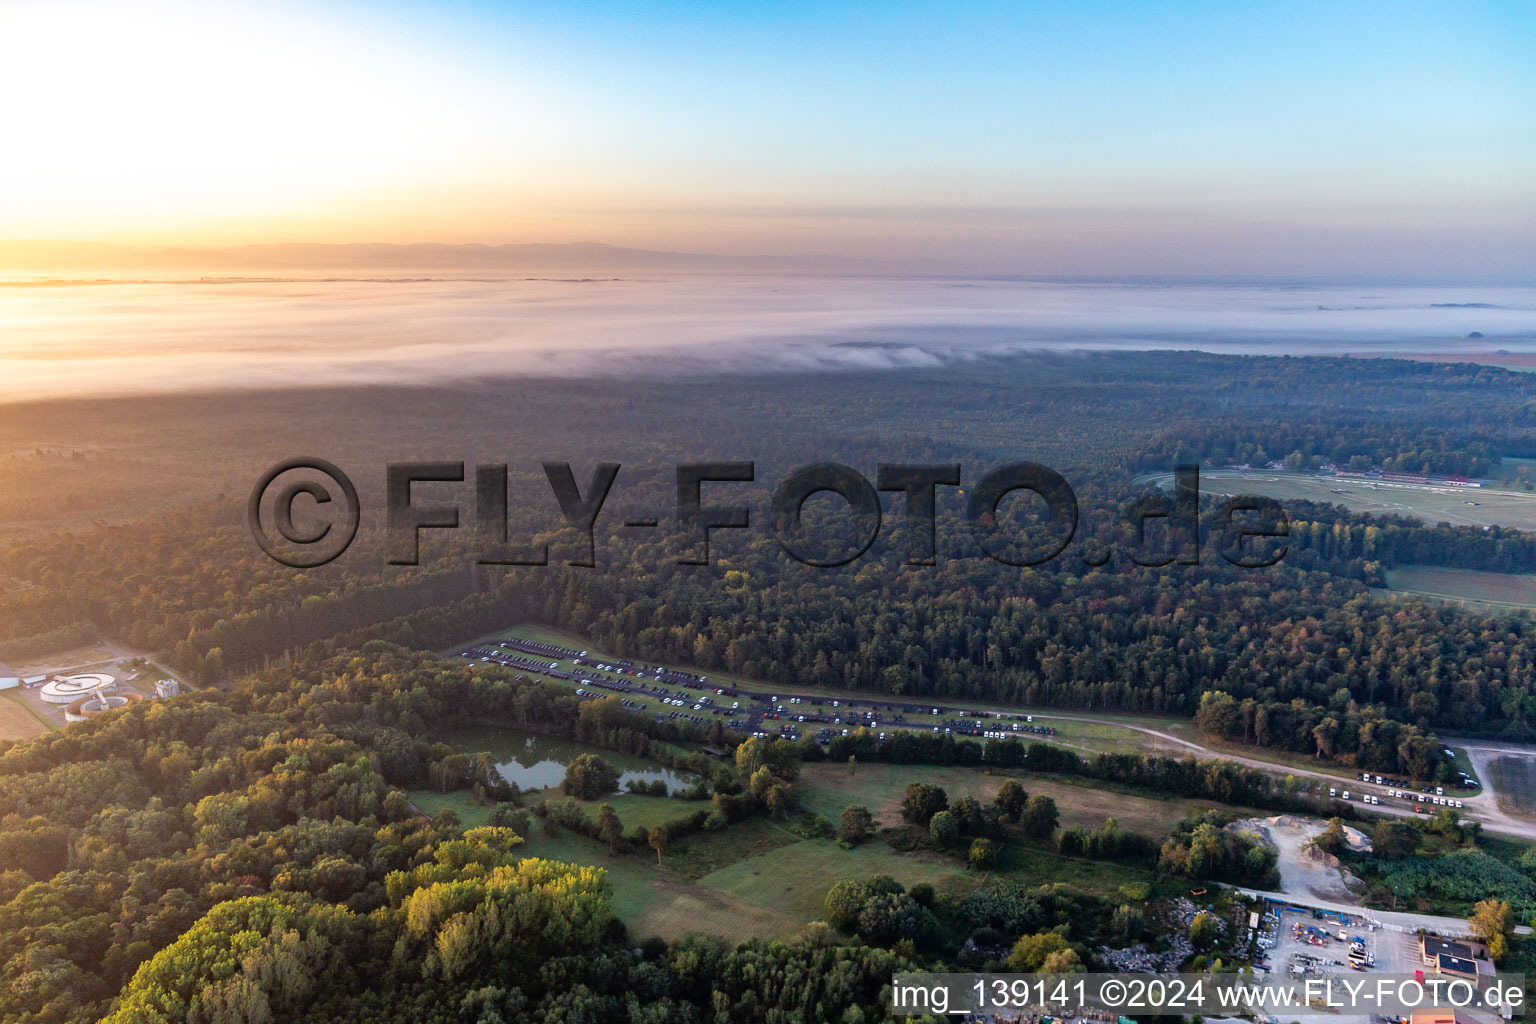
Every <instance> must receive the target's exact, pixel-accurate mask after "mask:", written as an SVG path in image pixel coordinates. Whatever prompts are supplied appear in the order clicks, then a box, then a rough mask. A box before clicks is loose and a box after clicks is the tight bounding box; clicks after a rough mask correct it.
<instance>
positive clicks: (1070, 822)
mask: <svg viewBox="0 0 1536 1024" xmlns="http://www.w3.org/2000/svg"><path fill="white" fill-rule="evenodd" d="M919 779H921V780H922V781H928V782H933V783H935V784H938V785H943V786H944V787H945V790H946V791H947V792H948V793H949V795H950V798H951V799H952V800H953V799H955V798H958V797H960V796H964V795H968V794H969V795H972V796H975V797H976V798H977V799H991V798H992V796H993V795H995V794H996V791H997V787H998V786H999V785H1001V783H1002V778H1001V777H997V776H989V775H984V774H982V773H981V772H980V771H977V770H975V769H969V768H934V767H927V766H902V767H896V766H891V765H861V766H860V767H859V768H858V770H857V771H856V773H855V774H854V775H853V776H852V777H851V778H850V777H849V776H848V774H847V768H846V767H845V766H843V765H828V764H820V765H807V766H806V767H805V770H804V772H803V773H802V775H801V779H800V782H799V789H800V792H801V794H802V807H803V809H805V810H808V811H819V812H820V813H822V814H826V815H827V816H828V817H829V818H831V819H832V820H833V821H836V819H837V816H838V815H839V814H841V813H842V809H843V808H844V807H846V806H847V805H848V804H850V803H865V804H867V805H869V806H871V807H872V808H874V809H875V810H876V815H877V817H879V818H880V819H881V820H882V822H883V823H886V824H896V823H898V822H899V821H900V811H899V805H900V801H901V795H902V794H903V793H904V791H905V789H906V786H907V784H908V783H909V782H912V781H917V780H919ZM1022 781H1023V782H1024V784H1025V787H1026V788H1027V789H1028V790H1029V791H1030V792H1031V793H1043V794H1045V795H1048V796H1051V797H1052V798H1054V799H1055V800H1056V801H1057V805H1058V807H1059V808H1060V811H1061V820H1062V824H1063V825H1065V826H1067V827H1071V826H1074V825H1084V826H1090V827H1097V826H1099V825H1101V824H1103V822H1104V819H1105V817H1107V816H1110V815H1114V816H1115V817H1116V818H1118V819H1119V820H1120V822H1121V823H1122V824H1123V825H1124V826H1125V827H1127V828H1134V829H1138V830H1141V831H1146V832H1151V833H1153V834H1156V835H1162V834H1163V833H1165V832H1166V831H1168V828H1169V827H1170V826H1171V825H1172V824H1173V822H1175V821H1176V820H1178V819H1179V818H1180V817H1182V816H1183V815H1184V814H1186V813H1187V812H1188V811H1189V810H1190V809H1192V808H1194V807H1196V806H1201V805H1203V804H1204V802H1202V801H1189V800H1159V799H1156V798H1151V797H1140V796H1130V795H1125V794H1119V793H1113V792H1107V791H1104V790H1101V789H1096V788H1094V787H1091V786H1076V785H1072V784H1069V783H1064V782H1061V781H1060V780H1055V779H1044V778H1031V777H1028V776H1024V777H1023V778H1022ZM409 795H410V797H411V799H412V801H413V802H414V803H415V804H416V806H417V807H419V808H420V809H421V810H422V811H424V812H425V813H427V814H435V813H437V811H439V810H441V809H442V808H445V807H446V808H451V809H452V810H453V811H454V812H455V813H457V814H458V815H459V819H460V821H461V822H462V823H463V824H464V826H465V827H473V826H475V825H479V824H484V822H485V821H486V817H487V815H488V814H489V811H490V805H482V804H480V803H479V802H478V801H476V800H475V798H474V797H473V796H471V795H470V794H468V793H465V792H458V793H450V794H447V795H443V794H439V793H433V792H430V791H424V790H415V791H412V792H411V793H410V794H409ZM550 795H551V796H555V795H557V794H555V793H551V794H550ZM610 802H611V803H612V804H613V805H614V809H615V810H616V811H617V812H618V814H619V818H620V820H621V821H622V822H623V823H624V826H625V827H626V828H630V827H633V826H634V825H649V824H653V823H657V822H660V821H664V820H667V819H669V818H674V817H678V816H680V815H682V814H685V813H688V811H690V810H692V809H695V808H696V807H697V806H698V805H695V804H692V803H687V802H684V801H680V800H673V799H669V798H661V797H638V796H634V795H632V794H626V795H624V796H619V797H614V798H613V799H612V800H611V801H610ZM1210 806H1215V805H1214V804H1211V805H1210ZM595 807H596V805H595V804H588V805H587V808H588V812H589V813H591V812H593V811H594V810H595ZM530 832H531V833H532V834H531V835H530V836H529V837H528V840H527V842H526V844H525V847H524V849H525V851H526V852H527V854H528V855H529V856H534V857H547V858H551V859H555V860H567V861H575V862H577V863H582V864H595V865H597V866H599V867H602V868H605V869H607V870H608V872H609V878H610V881H611V882H612V884H613V889H614V897H613V904H614V909H615V911H616V912H617V913H618V914H619V916H620V917H621V918H622V919H623V920H624V921H625V923H626V924H628V925H629V927H630V929H631V931H632V933H633V934H634V935H635V936H636V937H644V936H647V935H660V936H661V937H663V938H668V939H672V938H679V937H681V936H683V935H685V934H687V933H689V932H697V933H700V934H708V935H718V936H721V937H722V938H724V939H726V940H727V941H732V942H736V941H742V940H745V939H747V938H750V937H753V936H763V937H767V938H780V939H792V938H794V937H795V936H796V935H798V934H799V933H800V931H801V929H803V928H804V927H805V925H806V924H807V923H809V922H811V921H818V920H821V919H822V918H823V917H824V916H825V910H824V906H825V904H824V901H825V899H826V893H827V890H828V889H829V888H831V887H832V885H834V884H835V883H837V882H839V881H843V880H846V879H861V878H869V877H871V876H872V875H877V874H887V875H891V876H892V877H894V878H896V879H897V880H898V881H900V882H901V883H902V884H904V885H911V884H913V883H915V882H920V881H921V882H928V883H930V884H932V885H933V886H934V887H935V888H937V889H938V890H939V891H940V892H941V893H942V892H950V893H954V894H957V895H960V894H964V893H966V892H969V891H971V890H972V889H974V888H976V887H977V886H980V885H983V884H985V883H986V882H987V881H989V880H991V879H995V878H998V877H1012V878H1016V879H1018V880H1020V881H1022V882H1025V883H1027V884H1030V885H1035V884H1044V883H1048V882H1066V883H1068V884H1071V885H1074V886H1076V887H1078V888H1081V889H1084V890H1086V891H1089V892H1095V893H1099V894H1101V895H1104V896H1107V897H1108V896H1113V895H1114V894H1115V892H1116V891H1117V890H1118V888H1119V887H1120V886H1122V885H1124V884H1126V883H1127V882H1152V881H1153V876H1152V872H1151V871H1150V870H1147V869H1142V868H1134V867H1127V866H1124V865H1116V864H1107V863H1103V862H1098V861H1086V860H1076V859H1072V858H1064V857H1058V856H1055V855H1054V854H1050V853H1047V852H1045V851H1044V850H1041V849H1038V848H1036V847H1033V846H1028V845H1024V844H1021V843H1020V842H1018V841H1017V840H1016V839H1014V840H1010V841H1009V842H1007V843H1006V844H1005V846H1004V850H1003V855H1002V857H1001V859H1000V861H999V864H998V867H997V868H996V869H995V870H994V871H993V872H991V873H990V874H989V875H985V876H983V875H977V874H974V873H971V872H968V871H966V870H965V869H964V868H963V867H962V866H961V865H960V863H959V862H958V861H956V860H955V859H953V858H949V857H945V856H941V855H939V854H937V853H935V852H933V851H929V850H916V851H912V852H910V853H902V852H900V851H897V850H894V849H892V848H891V847H889V846H888V845H886V844H885V843H883V842H880V841H878V840H874V841H871V842H868V843H865V844H863V845H862V846H859V847H857V848H854V849H851V850H849V849H844V848H843V847H841V846H840V845H838V844H837V843H836V842H834V841H832V840H830V839H805V838H802V837H801V836H799V835H797V834H796V833H794V832H792V831H791V830H790V829H789V828H788V827H787V826H786V825H785V824H784V823H783V822H781V821H772V820H768V819H765V818H753V819H749V820H747V821H742V822H738V823H736V824H735V825H732V826H731V827H730V828H728V829H725V830H724V831H721V832H709V833H702V834H697V835H692V836H688V837H686V838H684V839H680V840H678V841H676V842H675V843H674V844H673V845H672V846H671V847H670V848H669V849H668V850H667V851H666V853H665V855H664V856H663V863H662V864H661V865H660V866H658V865H657V864H656V862H655V859H654V858H653V857H652V856H651V855H650V853H649V852H648V851H638V852H635V853H630V854H621V855H619V856H609V855H608V851H607V849H606V847H604V846H603V844H601V843H599V842H596V841H594V840H591V839H588V838H586V837H585V836H580V835H576V834H574V833H572V832H569V831H562V832H561V833H560V834H559V835H557V836H548V835H545V834H544V832H543V830H542V828H541V827H540V826H538V825H535V826H534V827H533V828H532V829H530Z"/></svg>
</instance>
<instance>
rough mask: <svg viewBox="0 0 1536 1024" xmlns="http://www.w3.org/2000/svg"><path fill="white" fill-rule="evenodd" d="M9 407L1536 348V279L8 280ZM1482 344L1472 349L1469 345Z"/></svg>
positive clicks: (2, 368) (4, 357) (0, 374)
mask: <svg viewBox="0 0 1536 1024" xmlns="http://www.w3.org/2000/svg"><path fill="white" fill-rule="evenodd" d="M0 331H3V334H0V338H3V340H0V381H3V382H4V389H3V391H0V399H3V400H7V401H20V400H27V399H32V398H41V397H57V396H61V395H82V396H90V395H105V394H122V393H142V392H164V391H179V390H205V389H207V390H211V389H219V388H230V387H255V386H271V385H278V386H302V385H318V384H341V383H370V382H428V381H445V380H453V379H461V378H462V379H482V378H488V377H499V376H539V375H545V376H551V375H559V376H571V375H577V376H579V375H587V374H602V375H610V374H629V375H632V374H636V373H643V374H647V375H667V374H675V373H708V372H728V371H742V370H747V371H751V370H797V369H798V370H808V371H811V370H835V369H839V368H879V367H889V366H913V365H932V364H937V363H941V362H946V361H953V360H963V359H968V358H975V357H977V356H979V355H984V354H988V353H1005V352H1015V351H1020V350H1052V351H1073V350H1088V349H1115V348H1132V349H1157V348H1167V349H1201V350H1205V351H1210V352H1226V353H1253V354H1260V353H1262V354H1274V355H1278V354H1295V355H1303V354H1341V353H1351V354H1356V355H1362V356H1368V355H1392V354H1399V355H1408V354H1414V353H1418V354H1434V355H1437V356H1444V357H1446V358H1451V357H1453V356H1455V355H1469V356H1470V355H1475V354H1486V353H1492V352H1495V351H1498V350H1507V351H1509V352H1512V353H1516V354H1526V355H1529V354H1533V353H1536V288H1510V287H1468V286H1460V285H1457V286H1451V285H1447V286H1443V287H1433V286H1424V285H1415V286H1386V285H1370V286H1348V287H1344V286H1333V287H1323V286H1297V285H1280V284H1268V285H1266V284H1244V285H1227V284H1222V285H1194V284H1145V283H1054V282H1053V283H1044V282H1022V281H999V280H984V279H976V280H954V279H921V278H915V279H895V278H831V277H768V276H758V277H743V276H724V275H715V276H702V275H698V276H682V275H676V276H670V277H666V276H660V275H654V276H649V277H626V278H620V279H593V280H574V279H570V280H552V279H508V280H446V281H445V280H405V279H400V280H368V281H363V280H351V281H260V282H255V281H246V282H233V281H222V282H221V281H187V282H178V283H148V284H146V283H117V284H114V283H91V284H84V283H81V284H49V285H39V284H36V283H12V284H8V285H3V286H0ZM1474 332H1475V334H1477V335H1481V337H1469V335H1472V334H1474Z"/></svg>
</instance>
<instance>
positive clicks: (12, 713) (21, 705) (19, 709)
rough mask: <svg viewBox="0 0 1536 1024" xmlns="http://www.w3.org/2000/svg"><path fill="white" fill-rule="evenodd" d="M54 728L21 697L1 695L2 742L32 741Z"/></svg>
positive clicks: (0, 731)
mask: <svg viewBox="0 0 1536 1024" xmlns="http://www.w3.org/2000/svg"><path fill="white" fill-rule="evenodd" d="M52 728H54V726H52V725H49V724H48V723H47V722H45V721H44V720H43V719H42V718H39V717H38V715H37V714H36V713H35V712H34V711H33V710H32V709H31V708H29V707H28V706H27V703H26V701H25V700H23V699H22V698H21V697H18V696H16V695H15V694H13V693H0V740H25V739H30V738H32V737H33V736H41V735H42V734H43V733H45V732H47V731H48V730H49V729H52Z"/></svg>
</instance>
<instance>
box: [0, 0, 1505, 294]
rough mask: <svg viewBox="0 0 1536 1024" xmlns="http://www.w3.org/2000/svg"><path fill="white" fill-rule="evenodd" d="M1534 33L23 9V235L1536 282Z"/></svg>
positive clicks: (1156, 12) (1138, 16) (17, 73)
mask: <svg viewBox="0 0 1536 1024" xmlns="http://www.w3.org/2000/svg"><path fill="white" fill-rule="evenodd" d="M1533 53H1536V5H1533V4H1530V3H1527V2H1515V3H1474V2H1457V3H1443V4H1418V3H1411V2H1393V3H1382V4H1371V3H1358V4H1348V5H1341V4H1336V3H1330V4H1307V3H1294V2H1288V3H1273V4H1245V3H1228V4H1209V3H1193V2H1191V3H1179V2H1169V3H1162V4H1142V5H1131V4H1122V3H1093V2H1073V3H1028V2H1020V3H1010V4H999V3H982V4H969V3H964V2H947V3H934V4H923V3H911V4H904V3H889V2H887V3H880V4H836V5H813V4H777V3H750V4H747V3H733V2H729V0H722V2H717V3H659V2H650V3H603V4H598V3H581V2H569V0H568V2H562V3H508V2H497V3H468V2H457V3H456V2H452V0H433V2H430V3H429V2H406V0H395V2H389V0H374V2H369V3H337V2H309V3H305V4H302V5H301V4H286V3H283V2H267V3H260V4H257V3H244V4H233V3H220V2H217V0H202V2H198V3H177V2H160V0H148V2H144V3H136V4H133V5H124V4H116V3H106V2H95V0H0V95H3V96H5V97H7V104H6V108H7V109H6V118H5V127H4V133H3V136H0V196H3V197H4V198H3V201H0V239H12V240H14V239H66V240H90V241H103V242H116V243H128V244H144V245H179V246H181V245H185V246H211V247H218V246H229V245H236V244H241V243H264V242H306V241H315V242H337V241H343V242H350V241H366V242H420V241H435V242H485V243H509V242H567V241H589V242H590V241H595V242H606V243H610V244H614V245H624V246H635V247H641V248H651V249H665V250H677V251H695V252H721V253H734V254H747V253H769V254H830V255H836V256H846V257H851V258H855V259H865V260H868V259H878V260H890V261H893V263H898V264H900V265H902V266H918V265H927V266H932V267H933V268H935V269H947V268H956V269H959V268H963V269H966V270H977V271H981V270H985V271H996V272H1022V273H1035V274H1046V273H1060V274H1096V273H1104V274H1129V273H1147V274H1157V273H1194V274H1219V273H1232V274H1266V273H1267V274H1308V273H1316V274H1335V275H1347V274H1355V275H1366V276H1369V275H1373V274H1381V275H1391V274H1402V275H1410V276H1411V275H1431V276H1433V275H1449V276H1459V277H1470V278H1487V279H1490V280H1492V279H1510V278H1513V279H1517V280H1518V279H1524V278H1528V277H1529V276H1530V275H1532V274H1536V60H1532V54H1533Z"/></svg>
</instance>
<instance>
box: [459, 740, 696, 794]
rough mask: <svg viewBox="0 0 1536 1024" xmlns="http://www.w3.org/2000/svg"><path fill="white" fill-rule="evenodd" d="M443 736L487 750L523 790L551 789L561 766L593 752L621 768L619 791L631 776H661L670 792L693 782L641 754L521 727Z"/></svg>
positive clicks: (506, 776) (559, 776)
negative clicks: (626, 752) (637, 755)
mask: <svg viewBox="0 0 1536 1024" xmlns="http://www.w3.org/2000/svg"><path fill="white" fill-rule="evenodd" d="M444 739H445V741H446V742H448V743H452V744H453V745H454V746H456V747H458V748H459V749H460V750H464V751H467V752H469V753H479V752H480V751H482V750H485V751H489V752H490V754H491V756H492V757H494V758H496V768H497V770H498V771H500V772H501V776H502V778H504V779H506V780H507V781H508V782H512V783H516V785H517V787H518V788H519V789H523V790H528V789H553V788H554V787H556V786H558V785H560V783H562V782H564V781H565V766H566V765H568V764H570V763H571V762H572V761H574V760H575V759H576V757H577V755H579V754H595V755H597V756H598V757H601V758H602V759H603V760H604V761H607V762H608V763H609V764H611V765H613V766H614V767H615V768H617V769H619V771H621V772H623V774H622V775H621V776H620V777H619V789H620V791H623V790H624V789H625V787H627V786H628V785H629V783H630V781H631V780H635V779H638V780H639V781H641V782H654V781H655V780H657V779H661V780H662V781H663V782H665V783H666V784H667V788H668V789H669V790H672V791H674V792H675V791H677V790H679V789H687V788H688V787H689V786H691V785H693V777H692V776H690V775H686V774H679V773H678V772H674V771H672V770H670V769H668V768H665V767H663V766H661V765H659V764H656V763H655V762H654V761H649V760H647V759H645V758H643V757H633V756H631V755H629V754H621V753H618V752H617V751H613V750H604V749H602V748H601V747H593V746H589V745H588V744H585V743H578V742H576V741H575V740H563V739H557V738H555V737H553V736H543V735H540V734H539V733H534V732H524V731H523V730H521V729H495V728H477V729H459V730H456V731H454V732H452V733H450V734H449V735H447V736H445V737H444Z"/></svg>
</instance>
